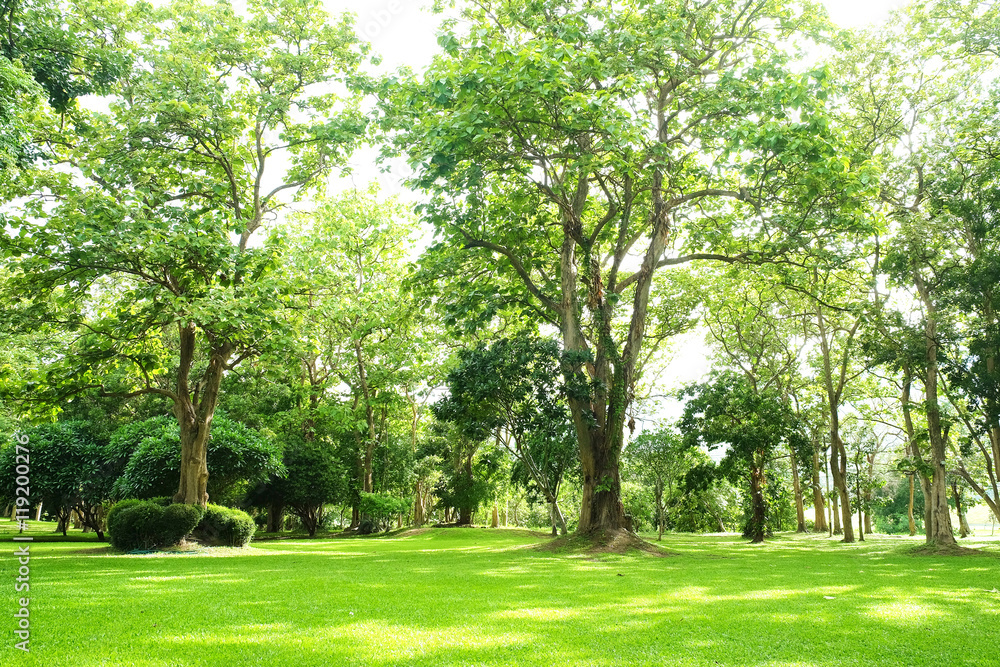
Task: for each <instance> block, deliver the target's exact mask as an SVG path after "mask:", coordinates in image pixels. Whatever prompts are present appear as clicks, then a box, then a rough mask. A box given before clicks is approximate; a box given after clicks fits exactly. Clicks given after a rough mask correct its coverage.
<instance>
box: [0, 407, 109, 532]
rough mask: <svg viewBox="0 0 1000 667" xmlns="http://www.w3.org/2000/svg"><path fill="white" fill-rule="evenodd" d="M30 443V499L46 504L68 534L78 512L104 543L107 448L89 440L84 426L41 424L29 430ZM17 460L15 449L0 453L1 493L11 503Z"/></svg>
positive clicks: (76, 423)
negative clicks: (73, 518) (72, 518)
mask: <svg viewBox="0 0 1000 667" xmlns="http://www.w3.org/2000/svg"><path fill="white" fill-rule="evenodd" d="M24 435H26V436H27V437H28V442H29V443H30V445H29V448H30V453H29V456H30V470H31V475H30V480H31V483H30V485H29V486H28V492H29V496H28V500H29V501H30V502H31V504H33V505H38V504H39V503H41V504H42V506H43V507H46V508H48V511H49V513H50V514H52V515H54V516H55V517H56V519H57V520H58V522H59V523H58V527H57V530H60V531H62V534H63V535H66V531H67V529H68V527H69V521H70V517H71V515H72V513H73V512H74V511H76V512H78V513H79V514H80V517H81V519H82V521H83V524H84V525H85V526H87V527H89V528H91V529H93V530H94V531H95V532H96V533H97V537H98V539H100V540H103V539H104V505H105V503H106V502H107V500H108V498H109V497H110V491H111V479H112V478H111V477H110V476H109V470H108V466H107V464H106V451H105V448H104V447H103V446H102V445H101V444H100V443H98V442H96V441H94V440H93V439H92V438H91V437H90V433H89V431H88V429H87V425H86V424H83V423H81V422H57V423H55V424H43V425H40V426H36V427H34V428H31V429H28V430H27V431H25V433H24ZM17 463H18V461H17V458H16V456H15V449H14V447H12V446H7V447H5V448H4V449H3V450H2V452H0V471H2V475H3V482H2V484H3V486H2V487H0V489H2V494H3V496H4V497H6V498H10V499H13V498H14V497H15V496H14V480H15V477H16V476H17V475H16V472H15V471H16V467H17Z"/></svg>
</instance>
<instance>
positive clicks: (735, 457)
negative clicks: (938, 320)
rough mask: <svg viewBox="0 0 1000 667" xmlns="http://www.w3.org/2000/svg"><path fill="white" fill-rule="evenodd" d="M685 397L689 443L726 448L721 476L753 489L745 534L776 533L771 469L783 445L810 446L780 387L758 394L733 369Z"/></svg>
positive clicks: (757, 536) (683, 421) (757, 537)
mask: <svg viewBox="0 0 1000 667" xmlns="http://www.w3.org/2000/svg"><path fill="white" fill-rule="evenodd" d="M681 396H682V397H687V398H688V401H687V404H686V405H685V406H684V416H683V418H682V419H681V423H680V428H681V431H682V432H683V433H684V440H685V443H686V444H687V445H688V446H690V447H697V446H705V447H707V448H708V449H709V450H714V449H718V448H719V447H722V446H728V448H727V449H726V452H725V455H724V456H723V457H722V460H721V461H720V462H719V465H718V469H717V471H718V474H720V475H722V476H724V477H726V478H727V479H729V480H730V481H732V482H733V483H737V482H738V481H744V482H745V483H746V484H747V486H748V487H749V492H750V507H751V511H750V514H749V517H748V520H747V523H746V526H745V527H744V530H743V536H744V537H748V538H750V539H751V540H752V541H753V542H755V543H757V542H763V541H764V537H765V536H767V535H770V534H771V531H772V525H771V516H770V511H769V508H768V502H767V494H766V486H767V483H768V481H767V468H768V466H769V465H770V464H771V462H772V461H773V460H774V459H775V458H776V456H777V455H778V453H779V452H781V451H784V449H785V448H787V447H789V446H791V447H792V449H796V450H798V449H800V448H803V447H807V446H808V441H807V440H806V438H805V437H804V436H803V435H802V433H801V432H800V429H799V426H798V420H797V418H796V417H795V413H794V412H793V411H792V409H791V407H790V406H789V405H788V403H787V402H785V401H784V400H783V399H782V397H781V395H780V394H778V393H777V392H776V391H774V390H771V389H765V390H762V391H756V392H755V391H754V390H753V388H752V387H751V386H750V384H749V383H748V382H747V380H746V379H744V378H743V377H742V376H740V375H737V374H735V373H731V372H726V373H720V374H716V375H715V376H714V378H712V379H711V380H710V381H709V382H706V383H702V384H693V385H689V386H688V387H686V388H685V389H684V390H683V391H682V392H681Z"/></svg>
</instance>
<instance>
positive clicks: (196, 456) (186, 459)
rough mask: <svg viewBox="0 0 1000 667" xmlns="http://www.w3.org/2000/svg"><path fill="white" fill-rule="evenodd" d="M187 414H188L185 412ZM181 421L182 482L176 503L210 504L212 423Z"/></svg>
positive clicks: (184, 419)
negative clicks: (209, 446) (209, 482)
mask: <svg viewBox="0 0 1000 667" xmlns="http://www.w3.org/2000/svg"><path fill="white" fill-rule="evenodd" d="M185 412H187V411H186V410H185ZM178 419H180V420H181V481H180V485H179V487H178V489H177V493H176V494H175V495H174V502H175V503H185V504H188V505H201V506H205V505H207V504H208V435H209V430H210V428H211V421H210V420H209V421H207V422H203V421H201V420H199V419H197V417H195V418H194V419H188V418H186V416H185V415H183V414H182V415H181V416H179V417H178Z"/></svg>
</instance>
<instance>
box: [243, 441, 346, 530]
mask: <svg viewBox="0 0 1000 667" xmlns="http://www.w3.org/2000/svg"><path fill="white" fill-rule="evenodd" d="M336 454H337V450H336V443H334V442H333V441H331V440H328V439H323V440H311V441H310V440H303V439H301V438H298V439H291V440H289V441H288V442H286V443H285V449H284V454H283V455H282V462H283V464H284V467H285V470H284V473H283V474H280V475H278V474H275V475H272V476H271V477H270V479H269V480H267V481H266V482H263V483H260V484H258V485H257V486H256V487H254V488H252V489H251V490H250V492H249V493H248V494H247V502H248V504H249V505H251V506H257V507H264V506H267V505H270V504H272V503H274V504H276V505H278V506H281V507H284V508H287V509H288V510H289V511H291V512H292V513H293V514H294V515H295V516H297V517H298V518H299V520H301V521H302V525H303V527H305V529H306V530H307V531H309V536H310V537H312V536H313V535H315V534H316V529H317V527H318V525H319V521H320V519H321V518H322V514H323V505H324V504H326V503H333V502H344V501H346V500H347V494H348V483H347V471H346V470H345V469H344V467H343V466H342V464H341V463H340V461H339V460H338V458H337V455H336Z"/></svg>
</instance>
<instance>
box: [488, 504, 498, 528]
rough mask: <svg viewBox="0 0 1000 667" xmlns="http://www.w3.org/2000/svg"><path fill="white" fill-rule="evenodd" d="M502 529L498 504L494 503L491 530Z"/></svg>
mask: <svg viewBox="0 0 1000 667" xmlns="http://www.w3.org/2000/svg"><path fill="white" fill-rule="evenodd" d="M499 527H500V512H499V511H498V510H497V504H496V502H495V501H494V503H493V516H492V517H490V528H499Z"/></svg>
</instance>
